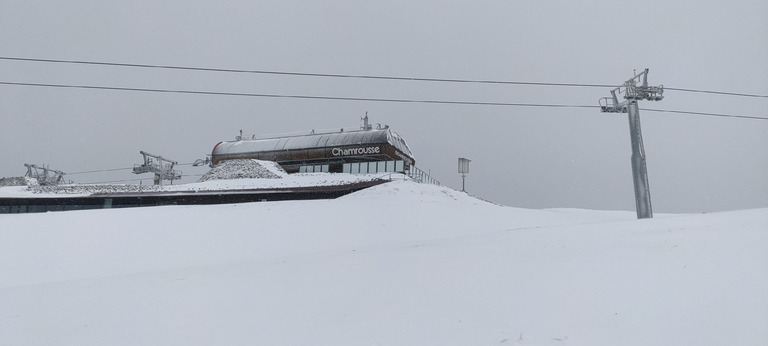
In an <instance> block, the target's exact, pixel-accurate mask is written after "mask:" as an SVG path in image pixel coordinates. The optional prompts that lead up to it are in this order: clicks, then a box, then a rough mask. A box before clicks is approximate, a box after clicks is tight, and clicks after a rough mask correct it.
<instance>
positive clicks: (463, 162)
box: [459, 157, 472, 192]
mask: <svg viewBox="0 0 768 346" xmlns="http://www.w3.org/2000/svg"><path fill="white" fill-rule="evenodd" d="M470 162H472V160H470V159H465V158H463V157H460V158H459V173H461V192H467V191H466V190H465V189H464V179H465V178H466V177H467V173H469V163H470Z"/></svg>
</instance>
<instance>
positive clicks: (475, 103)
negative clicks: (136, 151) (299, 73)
mask: <svg viewBox="0 0 768 346" xmlns="http://www.w3.org/2000/svg"><path fill="white" fill-rule="evenodd" d="M0 85H17V86H34V87H51V88H71V89H96V90H117V91H138V92H157V93H172V94H191V95H216V96H244V97H264V98H293V99H309V100H333V101H365V102H393V103H423V104H446V105H469V106H506V107H543V108H600V106H593V105H569V104H543V103H509V102H481V101H449V100H417V99H390V98H371V97H342V96H313V95H286V94H258V93H236V92H219V91H198V90H177V89H150V88H127V87H111V86H96V85H74V84H44V83H22V82H6V81H0ZM645 110H648V111H651V112H666V113H679V114H690V115H704V116H719V117H729V118H743V119H757V120H768V117H758V116H749V115H733V114H718V113H703V112H691V111H678V110H660V109H645Z"/></svg>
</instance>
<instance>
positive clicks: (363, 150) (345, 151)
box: [331, 147, 381, 156]
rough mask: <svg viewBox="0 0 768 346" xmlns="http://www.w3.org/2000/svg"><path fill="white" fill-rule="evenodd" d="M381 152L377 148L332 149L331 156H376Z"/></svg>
mask: <svg viewBox="0 0 768 346" xmlns="http://www.w3.org/2000/svg"><path fill="white" fill-rule="evenodd" d="M380 152H381V149H380V148H379V147H359V148H343V149H342V148H333V149H331V154H332V155H333V156H348V155H366V154H378V153H380Z"/></svg>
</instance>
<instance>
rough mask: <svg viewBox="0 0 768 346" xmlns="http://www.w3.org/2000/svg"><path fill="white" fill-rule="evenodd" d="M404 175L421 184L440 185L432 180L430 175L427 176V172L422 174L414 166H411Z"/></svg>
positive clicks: (435, 180)
mask: <svg viewBox="0 0 768 346" xmlns="http://www.w3.org/2000/svg"><path fill="white" fill-rule="evenodd" d="M405 174H406V175H408V176H409V177H411V178H413V180H415V181H418V182H420V183H423V184H432V185H440V182H439V181H437V179H435V178H432V176H431V175H429V174H427V172H424V171H422V170H420V169H419V168H418V167H416V166H411V167H410V168H409V169H408V170H407V171H406V172H405Z"/></svg>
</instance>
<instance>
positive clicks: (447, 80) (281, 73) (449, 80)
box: [0, 56, 768, 98]
mask: <svg viewBox="0 0 768 346" xmlns="http://www.w3.org/2000/svg"><path fill="white" fill-rule="evenodd" d="M0 60H12V61H27V62H43V63H63V64H80V65H101V66H119V67H136V68H155V69H168V70H186V71H207V72H230V73H251V74H266V75H278V76H303V77H329V78H357V79H372V80H395V81H418V82H443V83H475V84H506V85H529V86H556V87H587V88H613V87H616V85H613V84H585V83H546V82H523V81H500V80H479V79H454V78H417V77H397V76H375V75H355V74H334V73H308V72H290V71H268V70H246V69H230V68H209V67H191V66H174V65H153V64H130V63H115V62H103V61H87V60H62V59H35V58H19V57H3V56H0ZM665 89H666V90H671V91H682V92H691V93H706V94H715V95H727V96H741V97H755V98H768V95H759V94H748V93H737V92H727V91H713V90H700V89H686V88H670V87H666V88H665Z"/></svg>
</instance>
